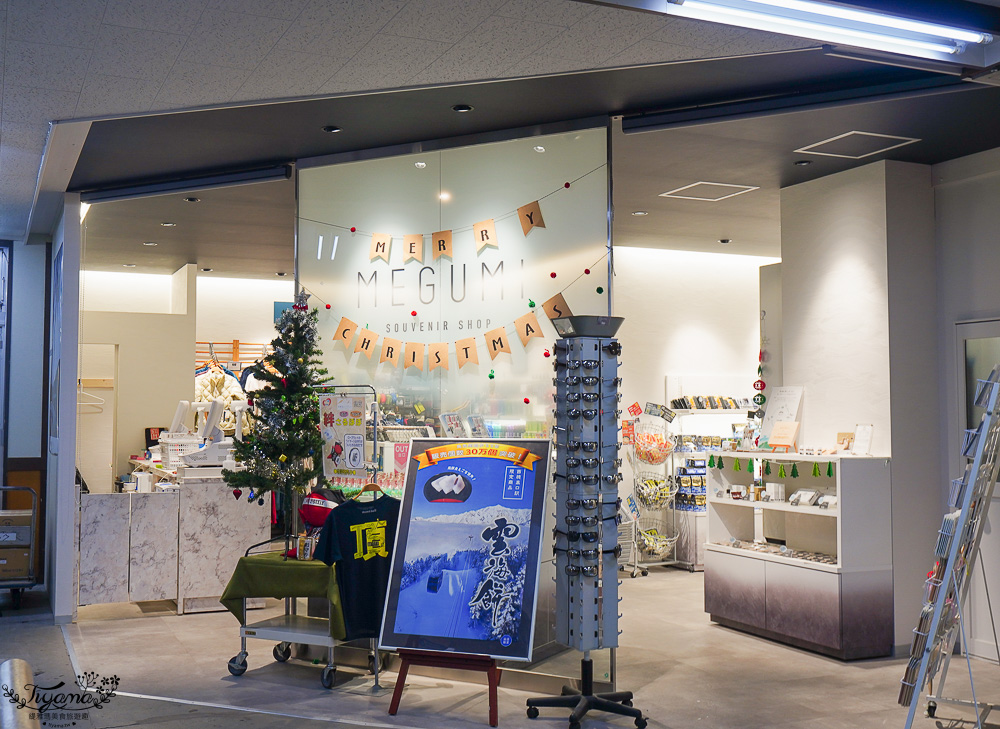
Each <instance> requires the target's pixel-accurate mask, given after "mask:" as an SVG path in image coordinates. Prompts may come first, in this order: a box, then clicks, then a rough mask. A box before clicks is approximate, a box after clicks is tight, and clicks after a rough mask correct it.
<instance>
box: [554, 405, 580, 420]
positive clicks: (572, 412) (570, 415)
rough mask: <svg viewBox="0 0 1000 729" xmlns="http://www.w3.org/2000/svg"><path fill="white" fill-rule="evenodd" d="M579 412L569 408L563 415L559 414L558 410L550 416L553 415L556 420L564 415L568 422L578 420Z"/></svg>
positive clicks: (577, 409)
mask: <svg viewBox="0 0 1000 729" xmlns="http://www.w3.org/2000/svg"><path fill="white" fill-rule="evenodd" d="M580 412H581V411H580V408H570V409H569V410H567V411H566V412H565V413H563V412H560V411H558V410H553V411H552V414H553V415H555V416H556V417H557V418H558V417H559V416H561V415H565V416H566V417H567V418H569V419H570V420H579V419H580Z"/></svg>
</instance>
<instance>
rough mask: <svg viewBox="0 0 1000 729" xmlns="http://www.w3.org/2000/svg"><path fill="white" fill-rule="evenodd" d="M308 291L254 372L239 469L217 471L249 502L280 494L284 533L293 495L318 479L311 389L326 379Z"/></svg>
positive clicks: (318, 440)
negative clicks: (260, 382) (255, 380)
mask: <svg viewBox="0 0 1000 729" xmlns="http://www.w3.org/2000/svg"><path fill="white" fill-rule="evenodd" d="M308 298H309V294H307V293H305V292H300V293H299V294H297V295H296V297H295V305H294V306H292V308H291V309H286V310H285V311H284V312H282V314H281V318H280V319H278V321H277V322H276V323H275V329H277V331H278V336H277V337H276V338H275V339H273V340H272V341H271V347H272V349H273V352H272V353H271V354H269V355H267V356H266V357H264V359H263V362H262V364H261V365H260V366H258V368H257V372H255V376H256V377H257V378H258V379H261V380H263V381H264V382H265V383H266V384H265V386H264V387H263V388H261V389H260V390H257V391H256V392H253V393H251V394H250V398H249V399H250V401H251V403H250V404H251V405H252V406H253V408H252V409H251V410H250V411H249V412H250V415H251V418H252V421H253V427H252V429H251V432H250V433H249V434H248V435H246V436H245V437H244V438H243V441H242V442H239V441H237V442H236V450H235V454H236V460H237V461H238V462H239V463H240V464H241V466H242V467H243V468H242V469H241V470H236V471H230V470H228V469H224V470H223V471H222V475H223V477H224V478H225V479H226V482H227V483H228V484H229V485H230V486H232V487H233V494H234V495H235V496H236V498H240V497H241V496H242V495H243V492H244V490H245V491H246V492H247V498H248V499H249V500H251V501H252V500H254V499H259V498H260V497H261V496H262V495H263V494H266V493H268V492H276V493H277V494H279V495H280V496H281V497H282V506H283V510H284V512H285V516H286V519H285V533H286V535H287V534H288V532H289V527H290V524H289V523H288V516H289V515H290V513H291V506H292V504H291V499H292V495H293V494H294V493H305V492H307V491H308V490H309V488H310V486H311V485H312V482H313V480H314V479H322V477H323V459H322V454H323V437H322V435H321V434H320V430H319V398H318V396H317V394H316V391H315V388H316V387H318V386H320V385H323V384H324V383H326V382H329V381H330V380H331V379H332V378H330V377H326V374H327V371H326V370H325V369H322V368H321V367H320V366H319V364H320V360H319V354H320V350H319V348H318V347H317V345H316V340H317V337H318V334H317V331H316V322H317V320H318V314H317V313H316V310H315V309H314V310H312V311H310V310H309V306H308V304H307V303H306V302H307V300H308Z"/></svg>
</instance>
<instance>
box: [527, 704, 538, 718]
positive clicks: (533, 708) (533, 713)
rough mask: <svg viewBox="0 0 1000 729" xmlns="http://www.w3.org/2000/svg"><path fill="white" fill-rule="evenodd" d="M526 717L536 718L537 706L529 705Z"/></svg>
mask: <svg viewBox="0 0 1000 729" xmlns="http://www.w3.org/2000/svg"><path fill="white" fill-rule="evenodd" d="M528 718H529V719H537V718H538V707H537V706H529V707H528Z"/></svg>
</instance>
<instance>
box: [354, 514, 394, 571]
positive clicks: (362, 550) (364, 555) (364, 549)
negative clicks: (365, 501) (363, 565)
mask: <svg viewBox="0 0 1000 729" xmlns="http://www.w3.org/2000/svg"><path fill="white" fill-rule="evenodd" d="M387 524H388V522H386V521H370V522H368V523H366V524H355V525H353V526H352V527H351V531H352V532H354V536H355V537H356V538H357V542H358V545H357V551H356V552H355V553H354V559H363V560H365V561H366V562H367V561H368V560H369V559H371V558H372V557H388V556H389V552H388V551H386V543H385V528H386V525H387Z"/></svg>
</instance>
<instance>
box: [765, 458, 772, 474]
mask: <svg viewBox="0 0 1000 729" xmlns="http://www.w3.org/2000/svg"><path fill="white" fill-rule="evenodd" d="M764 475H765V476H770V475H771V462H770V461H764Z"/></svg>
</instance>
